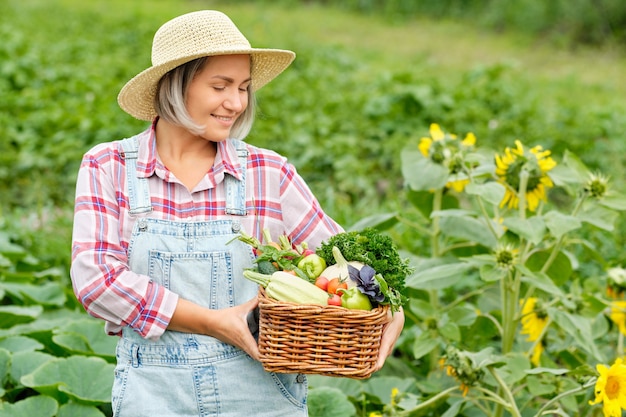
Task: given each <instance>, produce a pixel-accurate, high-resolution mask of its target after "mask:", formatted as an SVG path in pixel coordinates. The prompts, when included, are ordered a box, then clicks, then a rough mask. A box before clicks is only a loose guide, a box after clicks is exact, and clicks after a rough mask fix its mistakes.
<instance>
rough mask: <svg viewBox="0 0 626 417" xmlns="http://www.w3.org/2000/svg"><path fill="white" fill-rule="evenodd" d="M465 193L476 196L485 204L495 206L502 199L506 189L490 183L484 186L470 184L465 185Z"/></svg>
mask: <svg viewBox="0 0 626 417" xmlns="http://www.w3.org/2000/svg"><path fill="white" fill-rule="evenodd" d="M465 192H466V193H467V194H470V195H476V196H478V197H480V198H482V199H483V200H485V201H486V202H488V203H490V204H493V205H495V206H497V205H499V204H500V202H501V201H502V199H503V198H504V194H505V192H506V188H505V187H504V185H502V184H500V183H499V182H493V181H492V182H486V183H484V184H476V183H473V182H472V183H469V184H467V186H466V187H465Z"/></svg>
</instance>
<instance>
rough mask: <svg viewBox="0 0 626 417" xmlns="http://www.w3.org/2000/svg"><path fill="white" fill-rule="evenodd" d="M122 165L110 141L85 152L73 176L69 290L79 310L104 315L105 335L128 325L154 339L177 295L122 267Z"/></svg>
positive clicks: (123, 257)
mask: <svg viewBox="0 0 626 417" xmlns="http://www.w3.org/2000/svg"><path fill="white" fill-rule="evenodd" d="M121 170H123V165H122V164H121V162H120V160H119V156H118V154H117V152H116V150H115V148H113V147H111V145H110V144H109V145H102V146H99V147H96V148H94V149H93V150H92V152H90V153H88V154H86V155H85V157H84V159H83V161H82V163H81V167H80V170H79V173H78V178H77V187H76V204H75V213H74V228H73V237H72V240H73V242H74V243H73V247H72V267H71V270H70V275H71V278H72V285H73V288H74V292H75V294H76V296H77V298H78V300H79V301H80V303H81V304H82V305H83V307H84V308H85V310H86V311H87V312H88V313H89V314H90V315H92V316H94V317H98V318H102V319H104V320H106V322H107V324H106V329H107V332H108V333H109V334H120V333H121V330H122V327H124V326H131V327H132V328H133V329H134V330H135V331H137V332H138V333H140V334H141V335H142V336H143V337H145V338H149V339H158V338H159V337H160V336H161V334H163V332H164V331H165V329H166V327H167V325H168V323H169V321H170V319H171V316H172V314H173V313H174V310H175V308H176V304H177V302H178V297H177V295H176V294H173V293H171V292H170V291H168V290H167V289H165V288H164V287H161V286H159V285H157V284H155V283H154V282H152V281H151V280H150V278H149V277H148V276H145V275H139V274H135V273H133V272H131V271H129V269H128V265H127V255H126V245H125V243H124V242H123V241H122V239H121V236H120V230H121V227H120V224H119V222H120V207H119V204H118V198H117V197H118V192H117V191H116V190H123V189H124V188H123V187H124V184H123V181H124V176H123V175H116V173H117V174H119V172H121Z"/></svg>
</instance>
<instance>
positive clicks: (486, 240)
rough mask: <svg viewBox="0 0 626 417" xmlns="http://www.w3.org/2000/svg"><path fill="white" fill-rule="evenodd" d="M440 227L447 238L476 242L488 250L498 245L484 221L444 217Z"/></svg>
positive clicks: (471, 218)
mask: <svg viewBox="0 0 626 417" xmlns="http://www.w3.org/2000/svg"><path fill="white" fill-rule="evenodd" d="M439 227H440V228H441V232H442V233H443V234H444V235H445V236H449V237H452V238H456V239H461V240H466V241H469V242H476V243H478V244H480V245H482V246H485V247H487V248H493V247H494V246H495V245H496V243H497V240H496V237H495V236H494V235H493V234H492V233H491V232H490V230H489V228H488V227H487V225H486V224H485V223H484V221H481V220H478V219H475V218H473V217H468V216H465V217H442V218H441V219H440V221H439Z"/></svg>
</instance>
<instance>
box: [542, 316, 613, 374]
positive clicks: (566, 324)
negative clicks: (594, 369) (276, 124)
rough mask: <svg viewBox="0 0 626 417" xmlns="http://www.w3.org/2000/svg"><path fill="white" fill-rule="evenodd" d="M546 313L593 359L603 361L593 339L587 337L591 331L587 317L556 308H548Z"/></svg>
mask: <svg viewBox="0 0 626 417" xmlns="http://www.w3.org/2000/svg"><path fill="white" fill-rule="evenodd" d="M548 315H549V316H550V317H551V318H552V320H553V321H554V322H555V323H556V324H557V325H558V326H559V327H560V328H561V329H563V330H564V331H565V332H566V333H567V334H569V335H570V336H571V337H572V338H573V339H574V341H575V342H576V343H577V344H578V346H580V347H581V348H583V349H584V350H585V351H587V352H588V353H589V354H590V355H592V356H593V358H594V359H595V360H597V361H599V362H602V361H603V359H604V358H603V356H602V354H601V353H600V352H599V351H598V347H597V346H596V345H595V343H594V340H593V339H592V338H590V337H589V336H590V335H591V334H592V331H591V322H590V321H589V320H588V319H586V318H585V317H582V316H577V315H574V314H570V313H567V312H565V311H561V310H558V309H556V308H548Z"/></svg>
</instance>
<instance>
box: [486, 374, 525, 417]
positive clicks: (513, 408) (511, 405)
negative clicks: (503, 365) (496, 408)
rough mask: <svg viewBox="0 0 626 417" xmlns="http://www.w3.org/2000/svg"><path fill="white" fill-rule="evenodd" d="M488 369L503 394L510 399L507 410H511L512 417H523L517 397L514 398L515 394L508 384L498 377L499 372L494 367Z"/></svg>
mask: <svg viewBox="0 0 626 417" xmlns="http://www.w3.org/2000/svg"><path fill="white" fill-rule="evenodd" d="M487 369H488V370H489V373H491V375H492V376H493V377H494V378H495V380H496V381H497V382H498V385H499V386H500V391H501V392H503V393H504V395H505V396H506V398H507V399H508V401H507V406H506V408H507V409H508V410H509V412H510V413H511V415H512V416H514V417H522V414H521V413H520V411H519V410H518V408H517V403H516V402H515V397H514V396H513V393H512V392H511V390H510V389H509V387H508V385H507V384H506V382H504V380H503V379H502V378H501V377H500V375H498V372H497V371H496V370H495V369H494V368H493V367H492V366H488V367H487Z"/></svg>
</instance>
